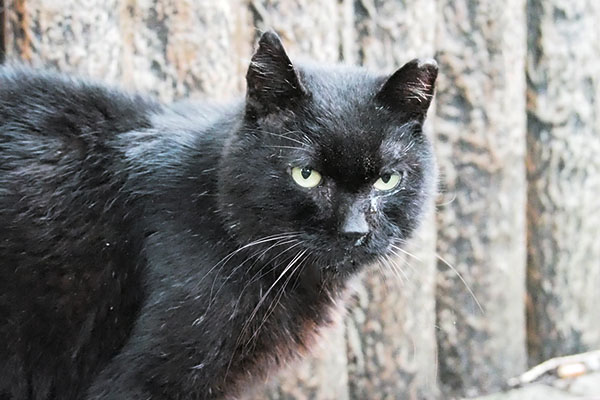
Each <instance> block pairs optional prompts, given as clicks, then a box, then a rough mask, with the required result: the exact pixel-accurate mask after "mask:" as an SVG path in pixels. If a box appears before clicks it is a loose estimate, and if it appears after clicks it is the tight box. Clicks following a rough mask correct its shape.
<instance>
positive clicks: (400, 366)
mask: <svg viewBox="0 0 600 400" xmlns="http://www.w3.org/2000/svg"><path fill="white" fill-rule="evenodd" d="M353 15H354V19H355V20H354V24H355V26H356V28H355V29H356V33H355V35H356V39H355V40H353V41H352V42H353V43H356V45H355V47H354V49H351V50H353V51H354V54H355V55H354V57H353V59H352V61H354V62H357V63H360V64H362V65H365V66H367V67H369V68H371V69H373V70H375V71H380V72H385V73H392V72H393V71H394V70H396V69H397V68H399V67H400V66H402V65H403V64H404V63H405V62H407V61H409V60H411V59H413V58H416V57H432V56H433V55H434V39H435V35H434V32H435V20H434V18H433V19H432V18H431V16H434V15H435V2H434V1H433V0H426V1H423V0H420V1H416V0H414V1H413V0H407V1H397V2H390V1H380V0H362V1H357V2H355V10H354V13H353ZM425 21H427V22H425ZM432 116H433V113H432V112H430V114H429V118H432ZM429 128H431V127H429ZM429 133H430V134H431V133H432V132H431V129H429ZM430 208H431V211H433V204H431V207H430ZM408 251H409V252H410V253H411V254H412V255H411V256H407V255H405V254H402V253H400V252H399V254H398V255H397V256H396V257H394V258H393V260H391V263H393V264H395V266H392V265H389V264H391V263H389V264H388V263H384V264H381V265H380V266H377V268H378V269H379V271H377V270H372V271H369V272H368V273H366V274H365V276H364V278H363V279H362V282H361V284H359V285H358V287H359V289H358V292H357V295H356V305H355V306H354V307H353V308H352V309H351V313H350V318H348V319H347V322H346V327H347V328H346V329H347V341H348V344H347V345H348V380H349V388H350V395H351V398H353V399H397V398H403V399H429V398H434V397H435V396H436V395H437V383H436V368H435V366H436V343H435V318H434V316H435V296H434V290H435V257H434V254H435V225H434V219H433V214H432V213H431V214H429V216H428V219H427V220H426V222H425V223H424V224H423V226H422V227H421V229H420V231H419V233H418V235H417V238H416V240H414V241H413V242H412V243H411V246H410V248H408ZM395 269H398V270H395Z"/></svg>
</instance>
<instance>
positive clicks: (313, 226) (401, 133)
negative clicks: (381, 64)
mask: <svg viewBox="0 0 600 400" xmlns="http://www.w3.org/2000/svg"><path fill="white" fill-rule="evenodd" d="M436 76H437V65H436V63H435V61H432V60H427V61H421V60H414V61H411V62H409V63H407V64H406V65H404V66H403V67H402V68H400V69H399V70H397V71H396V72H395V73H394V74H392V75H391V76H379V75H374V74H372V73H369V72H367V71H366V70H364V69H361V68H355V67H344V66H333V67H318V66H310V65H303V64H298V65H292V63H291V62H290V60H289V58H288V56H287V55H286V53H285V50H284V49H283V46H282V44H281V42H280V40H279V38H278V37H277V35H276V34H274V33H272V32H267V33H265V34H264V35H263V36H262V37H261V39H260V42H259V47H258V49H257V51H256V53H255V54H254V56H253V58H252V62H251V64H250V67H249V69H248V73H247V76H246V79H247V87H248V88H247V94H246V104H245V116H244V120H243V123H242V124H241V126H240V127H239V129H238V130H237V131H236V133H235V134H234V135H233V137H232V139H231V141H230V143H229V144H228V146H227V148H226V151H225V154H224V157H223V161H222V165H221V174H220V193H219V204H220V205H219V207H220V211H221V213H222V215H224V216H225V218H226V221H227V228H228V229H229V230H230V233H231V234H232V235H233V236H234V237H235V238H236V240H238V241H239V244H240V245H241V246H243V245H245V244H246V245H247V244H248V243H251V242H253V241H257V240H259V241H261V240H262V241H261V242H259V245H256V246H258V249H265V250H266V249H267V248H269V246H274V247H272V249H273V251H271V253H273V254H278V253H280V252H285V251H287V255H288V256H289V257H293V256H297V257H301V258H309V259H311V260H312V262H313V263H314V262H317V263H320V265H322V266H323V268H324V269H328V270H332V271H336V272H337V273H346V272H347V273H350V272H353V271H355V270H356V268H357V267H358V266H360V265H364V264H366V263H368V262H371V261H373V260H375V259H376V258H377V257H378V256H381V255H383V254H386V253H387V252H389V251H390V249H391V247H392V245H398V244H399V243H403V241H404V240H405V239H407V238H408V237H409V236H410V235H411V234H412V233H413V231H414V230H415V228H416V227H417V226H418V224H419V222H420V220H421V219H422V216H423V211H424V206H425V204H426V203H427V201H428V199H430V197H431V196H432V195H433V191H434V186H435V179H436V178H435V177H436V173H435V170H436V167H435V162H434V158H433V152H432V147H431V144H430V142H429V141H428V139H427V138H426V137H425V136H424V134H423V132H422V125H423V121H424V119H425V116H426V113H427V109H428V107H429V105H430V103H431V99H432V96H433V92H434V83H435V79H436ZM286 249H287V250H286ZM279 257H284V256H283V255H280V256H279ZM298 262H300V258H299V259H298Z"/></svg>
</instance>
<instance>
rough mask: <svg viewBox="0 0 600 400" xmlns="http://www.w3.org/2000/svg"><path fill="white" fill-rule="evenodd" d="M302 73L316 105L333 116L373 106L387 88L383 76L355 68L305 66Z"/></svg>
mask: <svg viewBox="0 0 600 400" xmlns="http://www.w3.org/2000/svg"><path fill="white" fill-rule="evenodd" d="M298 70H299V74H300V80H301V82H302V84H303V86H304V87H305V88H306V89H307V90H308V92H309V93H310V95H311V99H312V102H313V105H314V106H315V107H318V108H319V107H320V108H322V109H323V110H328V109H329V111H330V112H332V113H335V112H344V111H353V110H354V109H356V108H357V107H361V106H362V107H369V106H373V105H374V103H373V99H374V97H375V95H376V93H377V91H378V90H379V89H380V88H381V85H382V84H383V78H382V77H381V76H378V75H375V74H373V73H372V72H370V71H368V70H366V69H364V68H360V67H355V66H347V65H332V66H326V67H323V66H317V65H312V64H301V65H300V66H299V67H298Z"/></svg>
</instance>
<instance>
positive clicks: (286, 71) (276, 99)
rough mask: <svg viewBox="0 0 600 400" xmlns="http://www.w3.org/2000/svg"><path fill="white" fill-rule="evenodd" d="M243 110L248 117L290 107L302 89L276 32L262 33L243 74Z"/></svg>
mask: <svg viewBox="0 0 600 400" xmlns="http://www.w3.org/2000/svg"><path fill="white" fill-rule="evenodd" d="M246 83H247V92H246V104H247V105H246V113H247V114H248V115H249V116H251V117H254V118H256V117H261V116H265V115H267V114H269V113H271V112H274V111H277V110H282V109H287V108H289V107H292V106H293V105H294V104H295V103H296V102H298V100H300V99H301V98H302V97H303V96H304V95H305V94H306V91H305V89H304V87H303V86H302V83H301V82H300V78H299V76H298V72H297V71H296V69H295V68H294V66H293V65H292V62H291V61H290V59H289V57H288V56H287V54H286V53H285V50H284V48H283V44H282V43H281V40H280V39H279V36H277V34H276V33H275V32H273V31H267V32H265V33H263V35H262V36H261V37H260V40H259V41H258V49H257V50H256V52H255V53H254V55H253V56H252V61H251V62H250V67H249V68H248V73H247V74H246Z"/></svg>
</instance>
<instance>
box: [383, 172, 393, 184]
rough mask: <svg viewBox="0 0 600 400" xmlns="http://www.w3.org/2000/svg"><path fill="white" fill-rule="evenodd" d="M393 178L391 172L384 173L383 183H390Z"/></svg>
mask: <svg viewBox="0 0 600 400" xmlns="http://www.w3.org/2000/svg"><path fill="white" fill-rule="evenodd" d="M391 178H392V175H391V174H384V175H381V180H382V181H383V183H388V182H389V181H390V179H391Z"/></svg>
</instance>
